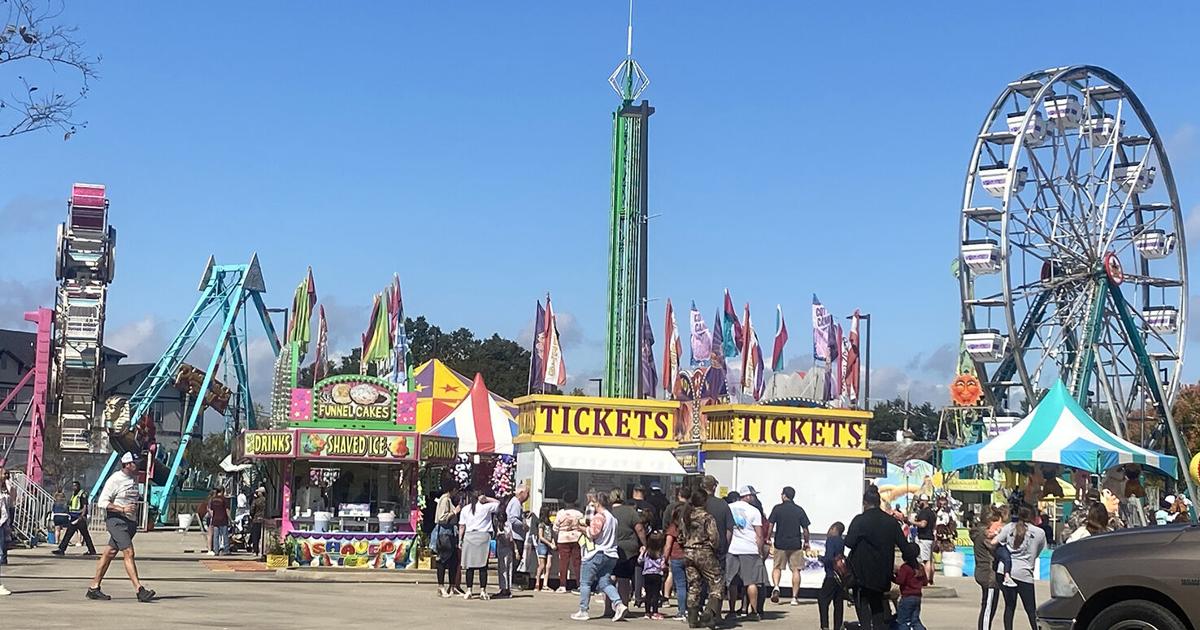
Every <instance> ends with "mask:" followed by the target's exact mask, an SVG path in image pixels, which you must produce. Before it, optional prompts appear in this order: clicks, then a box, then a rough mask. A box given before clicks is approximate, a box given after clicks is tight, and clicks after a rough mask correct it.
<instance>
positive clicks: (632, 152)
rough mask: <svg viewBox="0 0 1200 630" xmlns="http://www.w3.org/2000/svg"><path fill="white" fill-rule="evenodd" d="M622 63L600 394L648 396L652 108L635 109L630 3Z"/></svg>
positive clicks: (640, 82) (638, 89)
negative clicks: (642, 374)
mask: <svg viewBox="0 0 1200 630" xmlns="http://www.w3.org/2000/svg"><path fill="white" fill-rule="evenodd" d="M629 17H630V21H629V28H628V30H627V31H626V46H625V59H623V60H622V61H621V63H620V64H619V65H617V68H616V70H613V73H612V74H611V75H610V76H609V77H608V83H609V85H611V86H612V88H613V90H614V91H616V93H617V94H618V95H619V96H620V97H621V105H620V107H618V108H617V109H616V111H614V112H613V159H612V233H611V237H610V238H611V241H610V244H609V261H608V274H609V277H608V338H607V351H606V356H605V378H604V395H606V396H619V397H623V398H640V397H642V396H652V395H653V394H654V392H642V391H639V390H640V388H641V386H640V379H639V378H638V369H639V364H640V362H639V360H638V358H639V344H638V339H639V338H640V334H641V325H640V323H641V319H642V318H641V316H642V312H643V311H644V309H645V308H646V220H647V216H646V208H647V201H648V197H647V192H648V188H647V183H648V182H647V179H648V178H647V174H648V169H647V155H648V153H649V144H648V138H647V131H648V129H647V127H648V123H649V121H650V115H651V114H653V113H654V108H653V107H650V103H649V101H644V100H643V101H642V102H641V103H638V104H634V101H636V100H637V99H638V97H639V96H641V94H642V92H643V91H645V89H646V87H648V86H649V85H650V78H649V77H648V76H646V73H645V72H644V71H643V70H642V67H641V66H640V65H638V62H637V61H635V60H634V58H633V3H632V2H630V6H629Z"/></svg>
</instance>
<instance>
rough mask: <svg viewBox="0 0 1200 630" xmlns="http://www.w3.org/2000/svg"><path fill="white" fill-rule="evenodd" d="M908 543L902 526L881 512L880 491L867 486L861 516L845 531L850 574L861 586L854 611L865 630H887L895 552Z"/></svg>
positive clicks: (851, 522) (874, 487)
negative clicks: (886, 604) (886, 596)
mask: <svg viewBox="0 0 1200 630" xmlns="http://www.w3.org/2000/svg"><path fill="white" fill-rule="evenodd" d="M908 544H909V543H908V541H907V540H905V539H904V532H903V531H901V529H900V523H898V522H897V521H896V519H894V518H892V517H891V515H889V514H887V513H885V512H884V511H883V510H882V509H880V497H879V488H878V487H876V486H875V485H874V484H871V485H868V486H867V489H866V491H864V492H863V511H862V514H859V515H857V516H855V517H854V520H852V521H850V527H849V528H848V529H847V530H846V547H848V548H849V549H850V555H849V558H848V559H849V564H850V571H851V573H852V574H853V575H854V580H855V583H856V584H857V585H858V586H857V587H856V588H855V591H856V593H855V610H856V612H857V613H858V623H859V627H860V628H861V629H862V630H886V629H887V622H886V621H885V617H886V614H887V608H886V607H885V606H884V596H885V595H886V594H887V592H888V591H890V590H891V582H892V580H891V577H892V572H893V569H894V568H895V567H894V563H895V557H896V549H897V548H898V547H899V548H903V547H905V546H907V545H908Z"/></svg>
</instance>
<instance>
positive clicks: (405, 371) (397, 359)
mask: <svg viewBox="0 0 1200 630" xmlns="http://www.w3.org/2000/svg"><path fill="white" fill-rule="evenodd" d="M387 294H388V331H389V333H390V335H391V339H392V375H391V376H392V379H391V380H392V382H393V383H395V384H396V387H397V388H399V390H400V391H402V392H407V391H408V389H409V367H410V366H409V364H408V331H406V330H404V296H403V294H401V292H400V274H393V275H392V286H391V288H390V289H389V290H388V292H387Z"/></svg>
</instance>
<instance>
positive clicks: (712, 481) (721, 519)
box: [701, 475, 733, 581]
mask: <svg viewBox="0 0 1200 630" xmlns="http://www.w3.org/2000/svg"><path fill="white" fill-rule="evenodd" d="M701 487H703V488H704V492H705V493H707V494H708V498H707V499H706V500H705V503H704V511H706V512H708V514H709V516H712V517H713V520H714V521H716V523H717V560H719V561H720V562H721V564H720V568H719V569H718V570H719V571H720V572H721V576H722V577H721V579H722V581H724V579H725V578H724V575H725V556H726V554H728V553H729V540H730V538H732V537H733V513H732V512H730V511H729V504H728V503H726V502H725V500H724V499H722V498H721V497H718V496H717V478H716V477H714V476H712V475H705V476H704V480H703V481H702V482H701Z"/></svg>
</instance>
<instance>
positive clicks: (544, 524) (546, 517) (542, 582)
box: [533, 505, 555, 591]
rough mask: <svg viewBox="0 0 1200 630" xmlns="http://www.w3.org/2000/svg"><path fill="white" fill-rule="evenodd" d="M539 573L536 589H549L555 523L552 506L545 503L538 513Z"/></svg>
mask: <svg viewBox="0 0 1200 630" xmlns="http://www.w3.org/2000/svg"><path fill="white" fill-rule="evenodd" d="M536 547H537V574H535V575H534V576H533V577H534V587H533V590H535V591H549V590H550V587H549V586H547V582H549V577H550V550H552V549H554V548H555V545H554V523H551V522H550V506H548V505H543V506H542V511H541V513H539V514H538V523H537V539H536Z"/></svg>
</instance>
